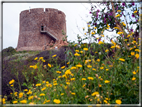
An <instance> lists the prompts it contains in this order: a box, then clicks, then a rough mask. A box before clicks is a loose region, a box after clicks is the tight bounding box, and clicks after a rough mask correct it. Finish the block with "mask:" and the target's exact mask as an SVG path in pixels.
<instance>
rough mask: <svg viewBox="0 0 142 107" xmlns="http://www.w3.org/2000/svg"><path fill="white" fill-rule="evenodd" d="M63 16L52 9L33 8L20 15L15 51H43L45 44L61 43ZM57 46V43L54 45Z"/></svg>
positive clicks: (64, 22) (63, 30)
mask: <svg viewBox="0 0 142 107" xmlns="http://www.w3.org/2000/svg"><path fill="white" fill-rule="evenodd" d="M65 17H66V16H65V14H64V13H63V12H61V11H59V10H57V9H52V8H45V9H44V8H35V9H30V10H25V11H22V12H21V13H20V30H19V39H18V45H17V51H23V50H44V49H43V47H44V46H47V44H50V43H51V41H52V43H53V44H54V43H56V41H58V42H59V41H62V39H63V38H65V36H66V35H63V32H64V33H65V34H66V20H65ZM56 44H57V43H56Z"/></svg>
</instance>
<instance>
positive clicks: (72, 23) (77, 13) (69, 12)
mask: <svg viewBox="0 0 142 107" xmlns="http://www.w3.org/2000/svg"><path fill="white" fill-rule="evenodd" d="M29 8H31V9H33V8H55V9H58V10H61V11H62V12H64V13H65V15H66V29H67V36H68V38H67V39H68V41H69V40H70V41H76V40H77V34H80V35H82V34H83V30H82V28H83V27H85V28H86V29H87V22H88V21H90V20H91V17H90V16H91V14H89V11H90V8H91V5H90V3H3V14H2V17H3V29H2V30H3V49H5V48H7V47H9V46H12V47H14V48H16V47H17V43H18V37H19V16H20V13H21V11H23V10H28V9H29ZM77 26H78V27H77ZM107 34H109V36H113V34H114V33H110V32H109V33H108V32H107ZM76 42H77V41H76Z"/></svg>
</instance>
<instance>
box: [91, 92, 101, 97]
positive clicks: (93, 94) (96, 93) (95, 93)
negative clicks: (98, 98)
mask: <svg viewBox="0 0 142 107" xmlns="http://www.w3.org/2000/svg"><path fill="white" fill-rule="evenodd" d="M91 95H92V96H95V95H99V92H97V91H96V92H94V93H92V94H91Z"/></svg>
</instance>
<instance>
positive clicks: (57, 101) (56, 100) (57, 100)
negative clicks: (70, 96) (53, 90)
mask: <svg viewBox="0 0 142 107" xmlns="http://www.w3.org/2000/svg"><path fill="white" fill-rule="evenodd" d="M53 102H54V103H56V104H59V103H60V102H61V101H60V100H59V99H54V100H53Z"/></svg>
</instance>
